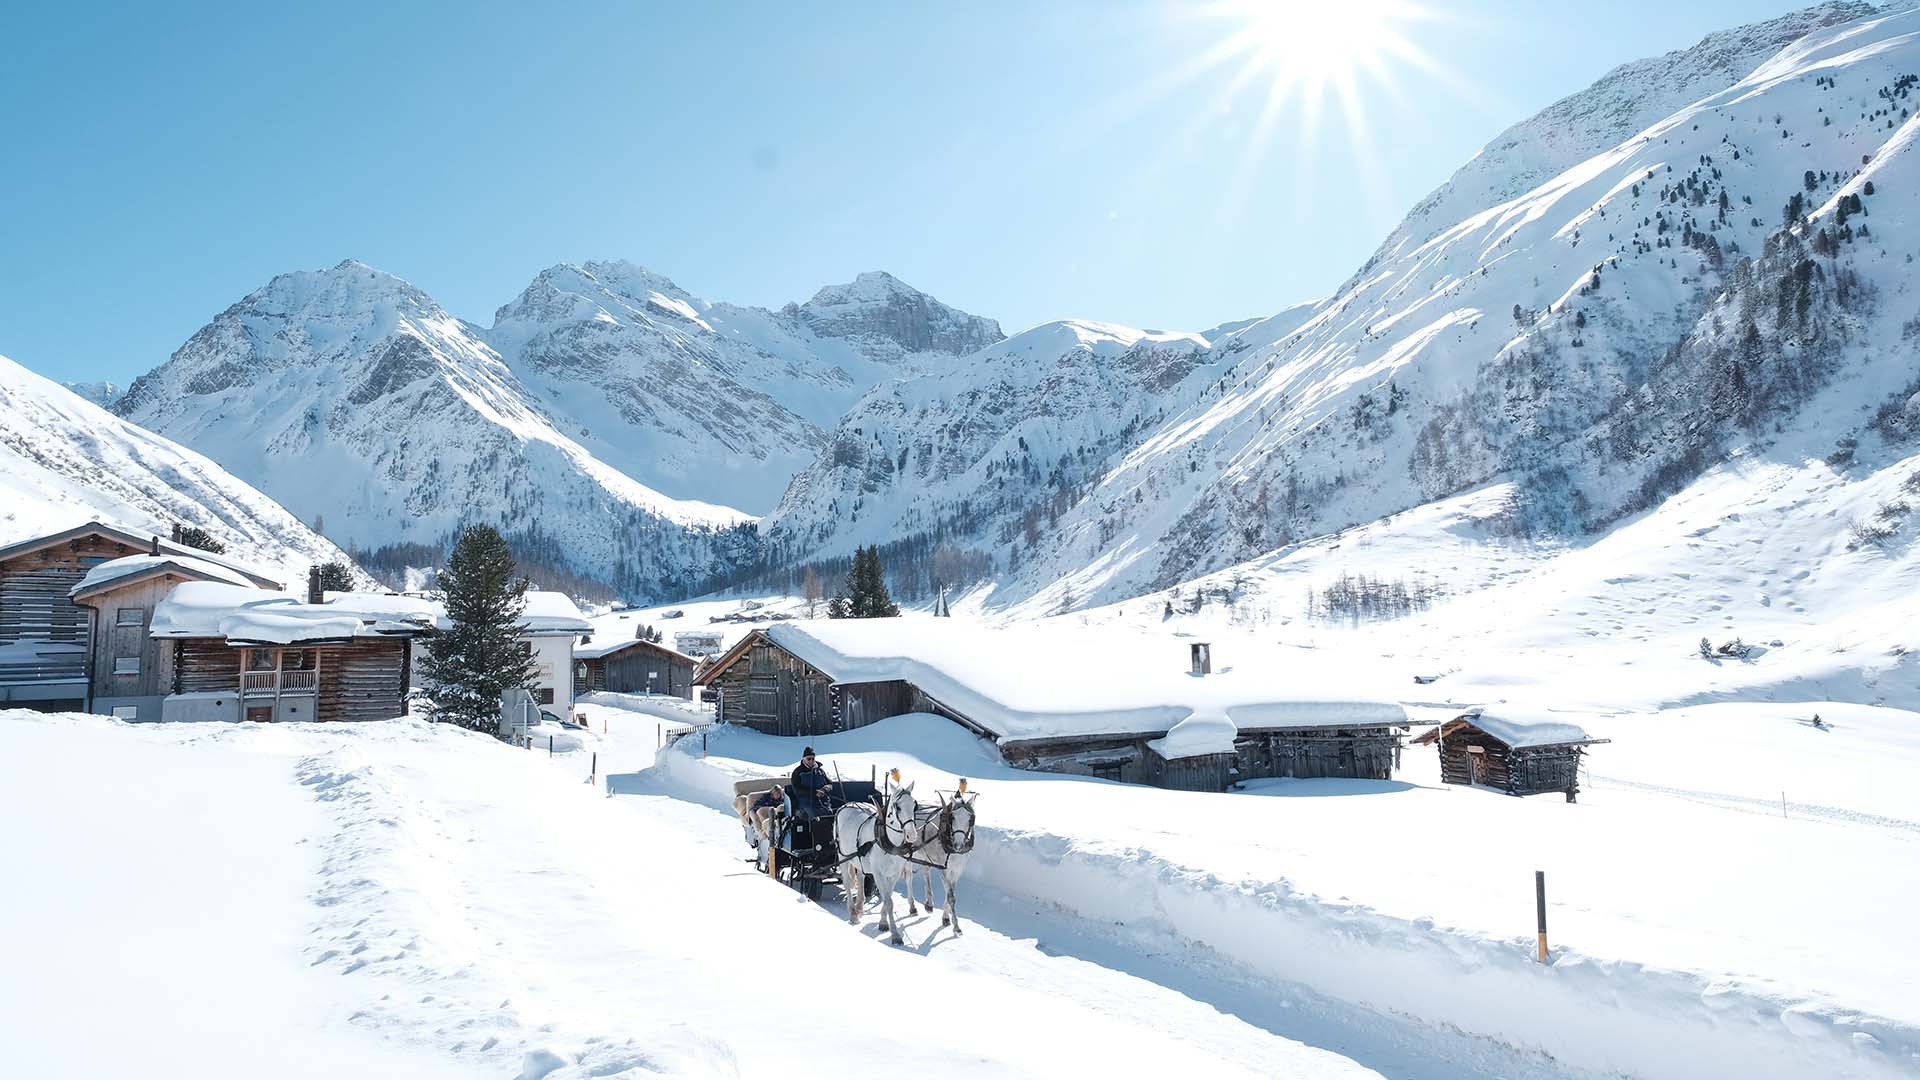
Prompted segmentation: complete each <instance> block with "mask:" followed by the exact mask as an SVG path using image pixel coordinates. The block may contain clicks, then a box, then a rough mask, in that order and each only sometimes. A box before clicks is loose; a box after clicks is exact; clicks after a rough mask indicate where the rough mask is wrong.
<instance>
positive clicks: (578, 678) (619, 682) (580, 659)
mask: <svg viewBox="0 0 1920 1080" xmlns="http://www.w3.org/2000/svg"><path fill="white" fill-rule="evenodd" d="M698 663H699V661H698V660H696V659H694V658H693V657H691V656H687V655H685V654H683V653H679V652H675V651H674V650H672V649H669V648H667V647H666V646H665V645H656V644H654V643H653V642H651V641H641V640H639V639H638V638H635V639H632V640H629V641H617V642H614V643H613V644H610V645H581V646H578V647H576V648H575V649H574V650H573V693H574V696H575V697H578V696H580V695H581V694H586V693H593V692H597V691H603V690H604V691H612V692H614V693H617V694H666V695H669V696H672V697H677V698H691V697H692V696H693V669H694V667H695V666H696V665H697V664H698Z"/></svg>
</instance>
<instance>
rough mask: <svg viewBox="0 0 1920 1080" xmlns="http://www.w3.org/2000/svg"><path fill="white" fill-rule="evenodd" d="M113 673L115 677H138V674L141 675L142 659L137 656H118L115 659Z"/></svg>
mask: <svg viewBox="0 0 1920 1080" xmlns="http://www.w3.org/2000/svg"><path fill="white" fill-rule="evenodd" d="M113 673H114V674H115V675H138V674H140V658H139V657H137V656H116V657H114V658H113Z"/></svg>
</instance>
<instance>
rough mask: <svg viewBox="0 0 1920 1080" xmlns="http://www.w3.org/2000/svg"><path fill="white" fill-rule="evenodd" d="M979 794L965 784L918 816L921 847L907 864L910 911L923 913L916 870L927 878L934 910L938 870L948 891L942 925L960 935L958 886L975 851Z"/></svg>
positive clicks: (917, 843) (929, 906) (918, 844)
mask: <svg viewBox="0 0 1920 1080" xmlns="http://www.w3.org/2000/svg"><path fill="white" fill-rule="evenodd" d="M977 797H978V793H977V792H976V793H974V794H972V795H969V794H966V788H965V787H964V786H963V787H962V788H961V792H960V793H959V794H956V795H955V796H954V797H953V798H951V799H948V800H946V801H945V802H943V803H942V804H941V805H940V806H939V807H938V808H937V809H936V808H932V807H928V808H924V809H922V810H921V811H919V812H918V813H916V814H915V815H914V823H915V842H914V843H915V847H916V848H917V850H916V851H915V852H914V855H913V857H914V859H915V861H914V862H911V863H908V864H907V914H909V915H918V914H919V913H920V912H919V909H918V908H916V907H914V902H913V878H914V873H915V871H918V872H919V873H920V874H922V875H923V876H924V878H925V880H926V883H927V911H929V912H931V911H933V908H934V904H933V875H934V871H935V870H938V871H939V872H940V878H941V881H942V883H943V884H945V885H946V893H947V897H946V906H945V908H944V909H942V911H941V912H940V925H941V926H947V925H951V926H952V927H953V932H954V933H955V934H956V935H957V934H959V933H960V913H959V912H958V911H956V910H955V909H954V886H955V885H957V884H958V883H959V881H960V875H961V874H964V873H966V870H967V857H968V856H969V855H970V854H972V852H973V822H974V815H973V800H974V799H975V798H977Z"/></svg>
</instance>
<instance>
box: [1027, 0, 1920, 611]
mask: <svg viewBox="0 0 1920 1080" xmlns="http://www.w3.org/2000/svg"><path fill="white" fill-rule="evenodd" d="M1915 72H1920V14H1917V13H1914V12H1906V13H1901V14H1897V15H1891V16H1885V17H1874V18H1870V19H1865V20H1860V21H1856V22H1852V23H1848V24H1844V25H1841V26H1835V27H1828V28H1825V29H1821V30H1818V31H1815V32H1814V33H1812V34H1810V35H1808V36H1807V37H1805V38H1803V39H1801V40H1800V41H1798V42H1796V43H1795V44H1793V45H1792V46H1790V47H1788V48H1787V49H1785V50H1783V51H1782V52H1781V53H1779V54H1778V55H1777V56H1776V57H1774V58H1772V59H1769V60H1767V61H1766V62H1765V63H1764V64H1762V65H1761V66H1760V67H1759V68H1758V69H1756V70H1755V71H1753V72H1752V73H1750V74H1749V75H1747V76H1746V77H1745V78H1743V79H1741V80H1740V81H1738V82H1736V83H1734V84H1733V85H1731V86H1728V87H1726V88H1724V89H1721V90H1719V91H1716V92H1714V93H1711V94H1708V95H1707V96H1705V97H1703V98H1702V99H1700V100H1699V101H1697V102H1694V103H1692V104H1690V105H1688V106H1686V107H1684V108H1682V109H1680V110H1678V111H1676V112H1674V113H1672V114H1670V115H1668V116H1666V117H1664V118H1662V119H1660V120H1659V121H1658V122H1656V123H1654V124H1652V125H1651V126H1649V127H1647V128H1646V129H1645V130H1643V131H1640V132H1638V133H1636V134H1634V135H1633V136H1632V137H1631V138H1628V139H1627V140H1625V141H1624V142H1622V143H1620V144H1619V145H1617V146H1615V147H1613V148H1611V149H1608V150H1605V151H1604V152H1602V153H1599V154H1597V155H1595V156H1594V157H1592V158H1589V159H1588V160H1586V161H1583V162H1581V163H1580V164H1578V165H1576V166H1574V167H1572V168H1570V169H1567V170H1565V171H1563V172H1561V173H1559V174H1557V175H1556V176H1554V177H1553V178H1552V179H1550V180H1548V181H1547V182H1546V183H1544V184H1541V185H1539V186H1538V187H1536V188H1534V189H1532V190H1530V191H1528V192H1527V193H1526V194H1524V195H1522V196H1521V197H1519V198H1517V199H1514V200H1512V201H1509V202H1506V203H1502V204H1500V205H1497V206H1494V207H1492V208H1490V209H1487V210H1484V211H1482V212H1480V213H1478V214H1475V215H1473V216H1471V217H1469V218H1467V219H1465V220H1464V221H1461V222H1460V223H1458V224H1456V225H1453V226H1451V227H1449V228H1446V229H1445V230H1443V231H1442V232H1440V233H1439V234H1438V235H1437V236H1435V237H1433V238H1432V239H1431V240H1428V241H1427V242H1425V243H1422V244H1419V245H1418V246H1415V247H1412V248H1411V249H1410V250H1406V251H1404V252H1401V253H1399V254H1395V255H1393V256H1391V257H1389V258H1386V259H1383V260H1381V261H1380V262H1378V263H1377V264H1376V265H1374V266H1373V267H1372V268H1371V269H1370V270H1369V271H1368V272H1367V273H1366V274H1365V275H1364V276H1363V277H1362V278H1361V279H1359V280H1358V281H1357V282H1356V283H1355V284H1353V285H1352V286H1350V287H1349V288H1347V289H1345V290H1343V291H1342V292H1341V293H1339V294H1337V295H1335V296H1333V297H1331V298H1329V299H1327V300H1325V301H1322V302H1320V303H1319V304H1318V305H1316V306H1315V307H1314V308H1313V309H1312V310H1311V311H1310V312H1309V313H1308V314H1307V315H1306V317H1305V318H1301V317H1300V316H1299V314H1298V313H1296V312H1289V313H1287V314H1286V315H1285V316H1283V317H1280V318H1278V319H1277V320H1275V321H1274V322H1275V325H1268V324H1264V323H1263V324H1256V325H1254V326H1251V327H1248V328H1246V329H1244V330H1241V331H1239V332H1238V333H1236V334H1233V335H1231V336H1229V337H1228V339H1227V340H1226V341H1224V342H1222V343H1221V344H1220V345H1218V346H1216V348H1215V354H1216V356H1215V357H1214V362H1215V363H1218V364H1220V365H1221V366H1222V367H1223V369H1225V370H1224V371H1223V381H1222V385H1221V386H1220V388H1219V389H1218V391H1217V392H1209V393H1207V394H1205V395H1203V396H1202V397H1201V398H1200V399H1198V400H1196V401H1194V402H1193V403H1191V404H1189V405H1187V406H1186V407H1184V408H1183V409H1181V410H1179V411H1177V412H1176V413H1175V414H1174V415H1172V416H1171V417H1169V419H1168V420H1167V422H1166V423H1165V424H1164V425H1162V426H1161V427H1160V428H1159V429H1158V430H1157V431H1155V432H1152V433H1151V434H1150V435H1149V436H1148V437H1146V438H1145V439H1143V440H1142V441H1141V442H1140V444H1139V445H1138V446H1137V447H1136V448H1134V449H1133V450H1132V451H1131V452H1129V453H1127V454H1126V455H1124V456H1122V457H1120V458H1118V459H1116V460H1114V461H1112V462H1111V463H1110V464H1108V466H1107V467H1106V469H1105V471H1104V476H1103V477H1102V479H1101V480H1100V482H1099V483H1098V484H1097V485H1095V486H1093V487H1092V488H1091V490H1089V491H1088V492H1087V493H1086V495H1085V497H1083V498H1080V499H1079V500H1078V501H1077V502H1075V503H1074V504H1073V505H1072V506H1071V507H1070V508H1069V509H1067V510H1066V511H1065V512H1064V513H1063V514H1062V515H1061V517H1060V523H1059V527H1058V528H1057V529H1056V530H1054V531H1052V532H1051V533H1046V534H1043V535H1042V536H1041V537H1040V538H1039V541H1040V542H1039V543H1038V544H1037V545H1034V546H1032V547H1031V548H1030V549H1029V550H1027V551H1025V552H1024V553H1023V558H1022V564H1021V570H1020V573H1019V574H1018V575H1017V576H1015V577H1014V578H1013V579H1012V580H1011V581H1010V582H1008V586H1009V587H1008V588H1006V589H1005V590H1004V591H1002V592H1001V593H1000V594H998V601H997V602H999V603H1019V602H1022V601H1027V600H1029V599H1031V598H1034V597H1036V596H1040V595H1042V594H1045V595H1046V596H1047V597H1049V598H1051V599H1048V600H1046V601H1044V602H1045V603H1046V604H1047V606H1052V605H1053V604H1054V603H1055V602H1056V601H1057V600H1059V599H1061V598H1062V597H1064V596H1065V594H1066V593H1067V592H1068V591H1071V592H1072V594H1073V598H1074V599H1075V600H1077V601H1081V602H1084V601H1085V600H1087V599H1089V598H1093V599H1099V600H1111V599H1118V598H1120V597H1124V596H1128V595H1134V594H1137V593H1139V592H1142V591H1145V590H1148V589H1152V588H1157V587H1163V586H1167V585H1170V584H1173V583H1175V582H1178V581H1181V580H1184V579H1187V578H1191V577H1194V576H1196V575H1198V574H1202V573H1205V572H1208V571H1211V570H1215V569H1219V568H1223V567H1226V566H1229V565H1231V564H1233V563H1236V562H1239V561H1241V560H1243V559H1247V558H1251V557H1254V556H1256V555H1259V554H1261V553H1263V552H1267V551H1270V550H1273V549H1275V548H1284V547H1285V546H1286V545H1289V544H1291V543H1294V542H1296V541H1300V540H1303V539H1306V538H1311V537H1315V536H1320V535H1324V534H1327V533H1330V532H1334V531H1337V530H1339V529H1342V528H1345V527H1348V526H1350V525H1353V524H1355V523H1359V522H1365V521H1371V520H1374V519H1376V518H1380V517H1383V516H1386V515H1389V514H1394V513H1397V512H1399V511H1403V510H1405V509H1407V508H1409V507H1413V506H1418V505H1420V504H1421V503H1424V502H1427V501H1429V500H1431V499H1434V498H1437V497H1441V496H1444V495H1447V494H1449V493H1452V492H1456V491H1461V490H1464V489H1466V488H1468V487H1472V486H1474V485H1477V484H1480V483H1484V482H1488V481H1490V480H1493V479H1495V478H1497V477H1502V476H1505V477H1508V478H1511V479H1513V480H1515V481H1516V482H1517V483H1516V489H1515V490H1516V491H1518V492H1519V494H1520V499H1519V501H1518V504H1517V505H1516V506H1515V507H1513V508H1512V510H1511V512H1510V513H1509V514H1508V515H1507V520H1506V527H1507V528H1509V529H1511V530H1515V531H1522V532H1537V531H1541V530H1546V531H1551V532H1566V531H1576V532H1578V531H1590V530H1595V529H1604V528H1605V527H1607V526H1608V525H1609V524H1610V523H1612V522H1614V521H1617V520H1619V519H1620V518H1621V517H1622V516H1623V515H1627V514H1630V513H1633V512H1635V511H1637V510H1640V509H1643V508H1646V507H1648V506H1652V505H1656V504H1657V503H1658V502H1659V501H1660V500H1661V499H1662V498H1664V497H1666V496H1667V495H1669V494H1670V493H1672V492H1673V491H1675V490H1678V488H1679V487H1680V486H1681V485H1683V484H1684V483H1686V482H1687V481H1688V480H1689V479H1691V478H1692V477H1694V476H1696V475H1698V474H1699V473H1700V471H1701V470H1702V469H1704V468H1706V467H1707V466H1708V465H1710V464H1711V463H1712V462H1713V461H1715V460H1717V459H1719V458H1721V457H1723V456H1724V455H1726V454H1729V453H1733V452H1738V451H1747V452H1750V451H1752V450H1754V449H1758V448H1764V447H1765V446H1767V445H1769V443H1770V440H1771V439H1772V438H1773V432H1774V429H1775V427H1776V426H1777V425H1780V424H1787V423H1792V422H1794V420H1795V419H1796V418H1797V417H1800V416H1802V415H1803V414H1804V413H1805V411H1806V410H1807V409H1808V408H1809V407H1810V403H1811V402H1813V401H1814V400H1815V399H1816V397H1817V396H1818V395H1819V394H1820V393H1821V392H1822V391H1823V390H1825V389H1828V388H1833V389H1834V392H1836V393H1840V394H1841V395H1842V399H1843V400H1842V401H1841V403H1840V404H1839V405H1836V406H1834V407H1835V408H1837V409H1839V410H1840V413H1839V415H1838V416H1837V417H1836V418H1835V423H1836V426H1835V427H1834V428H1833V431H1832V435H1833V437H1834V438H1836V439H1838V438H1840V437H1843V436H1852V437H1859V429H1860V427H1861V425H1862V424H1863V423H1864V422H1865V421H1866V420H1867V419H1869V418H1870V417H1871V415H1872V414H1873V412H1874V410H1875V409H1876V408H1877V407H1878V406H1880V405H1881V404H1882V403H1883V402H1885V401H1887V400H1888V399H1889V398H1890V397H1892V396H1894V395H1895V394H1896V392H1903V393H1902V394H1901V401H1902V402H1904V400H1905V396H1906V395H1910V394H1911V393H1912V391H1913V389H1914V388H1913V387H1912V386H1911V385H1910V384H1911V383H1912V382H1913V381H1914V378H1915V375H1914V365H1913V360H1912V355H1913V353H1912V349H1913V339H1914V337H1915V334H1916V331H1915V330H1913V329H1912V323H1911V320H1913V319H1914V318H1915V317H1916V313H1917V312H1920V307H1916V304H1915V302H1914V300H1913V299H1912V290H1913V285H1914V277H1913V275H1914V269H1913V264H1912V263H1911V262H1910V261H1909V260H1908V253H1909V252H1911V251H1912V250H1914V249H1915V248H1916V247H1920V234H1913V233H1912V229H1913V227H1914V211H1915V209H1916V199H1920V183H1916V180H1915V179H1914V178H1912V177H1911V176H1910V174H1911V173H1913V172H1914V171H1915V170H1916V164H1915V159H1914V157H1913V154H1912V152H1911V141H1912V138H1913V135H1914V131H1915V128H1914V124H1915V121H1914V120H1913V118H1912V110H1913V107H1914V104H1915V102H1916V100H1920V99H1917V98H1916V93H1915V91H1916V86H1915V82H1914V80H1913V77H1912V75H1913V73H1915ZM1623 89H1624V88H1622V87H1618V86H1616V87H1615V90H1616V91H1618V92H1623ZM1863 411H1864V413H1865V415H1862V412H1863ZM1894 426H1895V427H1898V428H1899V429H1900V430H1902V431H1905V430H1906V429H1907V427H1910V426H1911V425H1907V427H1902V426H1901V425H1898V424H1895V425H1894ZM1903 437H1904V436H1903Z"/></svg>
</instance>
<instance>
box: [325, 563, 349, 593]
mask: <svg viewBox="0 0 1920 1080" xmlns="http://www.w3.org/2000/svg"><path fill="white" fill-rule="evenodd" d="M320 590H321V591H322V592H352V591H353V571H352V570H351V569H350V568H349V567H348V566H347V564H346V563H343V562H341V561H340V560H338V559H335V560H334V561H332V562H326V563H321V564H320Z"/></svg>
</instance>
